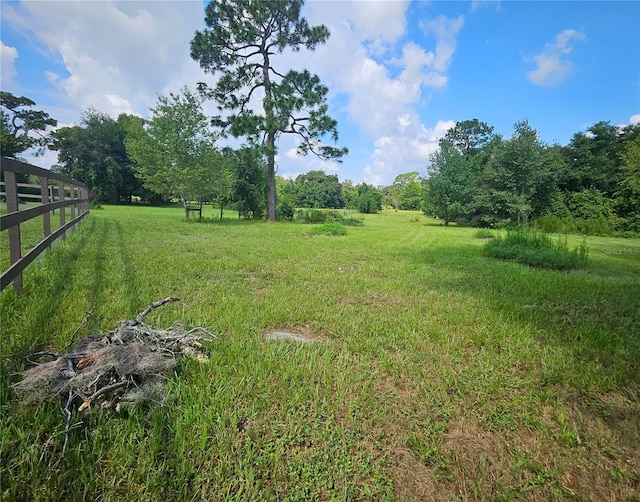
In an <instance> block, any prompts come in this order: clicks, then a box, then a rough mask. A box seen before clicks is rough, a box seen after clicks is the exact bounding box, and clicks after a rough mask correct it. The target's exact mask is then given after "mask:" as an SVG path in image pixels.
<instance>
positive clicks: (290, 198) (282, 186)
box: [276, 176, 297, 220]
mask: <svg viewBox="0 0 640 502" xmlns="http://www.w3.org/2000/svg"><path fill="white" fill-rule="evenodd" d="M276 198H277V201H278V205H277V208H276V214H277V215H278V218H281V219H284V220H291V219H293V215H294V212H295V208H296V205H297V204H296V201H297V197H296V186H295V182H294V181H293V180H291V179H285V178H283V177H282V176H276Z"/></svg>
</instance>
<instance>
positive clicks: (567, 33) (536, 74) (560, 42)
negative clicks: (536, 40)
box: [527, 30, 586, 87]
mask: <svg viewBox="0 0 640 502" xmlns="http://www.w3.org/2000/svg"><path fill="white" fill-rule="evenodd" d="M585 39H586V37H585V35H584V33H582V32H580V31H576V30H564V31H563V32H561V33H558V35H556V39H555V42H554V43H548V44H546V45H545V48H544V50H543V51H542V52H540V53H539V54H538V55H536V56H534V57H533V62H534V63H535V64H536V68H535V69H534V70H530V71H528V72H527V78H528V79H529V81H530V82H532V83H533V84H536V85H540V86H543V87H551V86H554V85H559V84H561V83H562V82H564V81H565V80H566V78H567V77H568V76H569V75H571V74H572V73H573V68H574V66H573V63H572V62H571V61H569V60H568V59H567V56H568V55H569V54H570V53H571V51H572V50H573V47H572V42H574V41H582V40H585Z"/></svg>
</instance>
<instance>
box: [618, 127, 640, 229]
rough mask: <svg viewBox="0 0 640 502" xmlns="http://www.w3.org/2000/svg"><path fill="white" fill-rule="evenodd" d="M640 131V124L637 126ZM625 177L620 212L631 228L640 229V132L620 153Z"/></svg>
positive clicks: (620, 194) (620, 196)
mask: <svg viewBox="0 0 640 502" xmlns="http://www.w3.org/2000/svg"><path fill="white" fill-rule="evenodd" d="M637 130H638V131H640V126H637ZM620 159H621V161H622V173H623V176H624V177H623V179H622V181H621V182H620V191H619V192H618V194H617V206H618V212H619V214H620V215H621V216H622V217H624V218H626V219H627V220H628V222H629V228H630V229H631V230H635V231H636V232H639V231H640V134H637V135H634V136H633V137H632V138H631V139H629V140H628V141H627V142H626V144H625V147H624V150H623V152H622V154H621V155H620Z"/></svg>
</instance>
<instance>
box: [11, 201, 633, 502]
mask: <svg viewBox="0 0 640 502" xmlns="http://www.w3.org/2000/svg"><path fill="white" fill-rule="evenodd" d="M209 211H211V210H210V209H209ZM206 216H208V217H209V218H210V217H211V216H213V213H211V214H207V215H206ZM311 229H312V226H310V225H303V224H299V223H278V224H268V223H256V222H251V221H244V220H237V219H236V218H232V217H231V215H230V218H229V219H225V220H223V221H222V222H216V221H212V220H211V219H208V220H206V221H204V222H202V223H197V222H186V221H183V211H181V210H180V209H158V208H135V207H106V208H105V209H104V210H96V211H92V213H91V215H90V216H89V217H88V218H87V219H86V220H85V222H83V224H82V225H81V228H80V229H79V230H78V231H77V232H76V233H74V234H73V235H72V236H71V237H70V238H68V239H67V241H66V242H65V243H63V244H61V245H58V246H56V247H55V249H54V251H53V252H50V253H49V254H48V255H47V257H46V259H45V260H44V264H43V265H42V266H41V267H33V269H32V270H29V272H28V273H27V275H26V277H25V294H23V295H22V296H20V297H15V295H14V294H13V292H12V291H11V290H7V291H5V292H4V293H3V295H2V297H1V299H0V300H1V304H0V306H1V312H0V314H1V317H2V383H1V385H0V393H1V394H0V395H1V398H2V404H1V410H0V420H1V432H0V438H1V449H2V451H1V469H2V474H1V476H0V483H1V494H2V497H1V498H2V499H3V500H63V499H64V500H114V501H115V500H160V499H164V500H238V501H245V500H255V501H258V500H260V501H262V500H288V501H294V500H400V501H405V500H406V501H411V500H421V501H423V500H435V501H442V500H553V499H557V500H563V499H567V500H640V496H639V495H638V494H639V493H640V446H639V445H640V385H639V384H640V240H631V239H625V240H622V239H615V238H595V237H593V238H588V239H587V240H586V244H587V245H588V246H589V262H588V264H587V266H586V267H584V268H582V269H579V270H577V271H572V272H556V271H546V270H538V269H533V268H530V267H527V266H523V265H519V264H516V263H510V262H501V261H497V260H494V259H492V258H488V257H486V256H484V255H483V252H482V247H483V245H484V242H485V241H484V240H483V239H480V238H477V237H476V236H475V234H476V231H475V230H474V229H470V228H459V227H455V226H451V227H444V226H441V225H440V224H439V223H438V222H436V221H434V220H427V219H425V218H424V216H421V215H419V214H418V213H408V212H390V211H389V212H385V213H383V214H380V215H368V216H366V217H365V222H364V225H363V226H361V227H349V228H348V230H347V234H346V235H344V236H327V235H318V234H311ZM581 242H582V237H577V236H576V237H571V236H570V237H569V244H570V245H577V244H579V243H581ZM167 296H177V297H179V298H181V300H182V301H181V302H180V303H176V304H170V305H166V306H164V307H162V308H160V309H157V310H155V311H154V312H153V313H152V314H151V315H150V316H149V317H148V318H147V319H148V321H149V323H153V324H155V325H157V326H159V327H167V326H169V325H170V324H171V323H172V322H173V321H174V320H176V319H181V320H183V321H184V323H185V325H187V326H191V327H195V326H203V327H206V328H208V329H209V330H210V331H212V332H214V333H216V335H217V337H218V338H217V339H216V340H215V341H214V342H212V343H210V344H209V346H208V351H209V356H210V361H209V362H207V363H201V362H198V361H195V360H184V361H182V362H181V363H180V364H179V366H178V371H177V372H176V374H175V376H174V377H172V378H171V379H170V380H169V381H168V383H167V396H166V398H165V401H164V405H163V406H161V407H160V406H156V405H152V404H150V405H148V406H146V405H145V406H138V407H133V408H129V409H127V410H125V411H122V412H120V413H116V412H115V411H104V412H100V411H98V410H90V411H88V412H83V413H81V414H74V415H73V417H72V420H71V424H72V425H71V433H70V438H69V445H68V448H67V451H66V453H65V455H64V456H62V444H63V440H64V417H63V415H62V413H61V409H60V402H59V401H58V400H54V402H52V403H42V404H41V405H38V406H24V405H22V404H21V403H20V402H19V400H18V399H17V398H16V396H15V394H14V392H13V390H12V389H11V388H10V383H11V382H13V381H16V380H18V379H19V376H18V372H19V371H20V370H21V369H23V367H24V366H23V361H24V356H26V355H28V354H30V353H33V352H35V351H37V350H42V348H43V347H49V348H52V349H56V350H57V349H61V348H62V347H64V346H65V345H66V344H67V343H68V342H69V341H70V340H71V338H72V337H73V336H74V334H75V336H76V338H78V337H82V336H86V335H88V334H90V333H92V332H97V331H108V330H111V329H113V328H115V326H116V325H117V323H118V322H119V321H120V320H121V319H130V318H133V317H135V315H136V314H137V313H139V312H141V311H142V310H144V308H145V307H146V305H147V304H148V303H149V302H151V301H155V300H159V299H161V298H164V297H167ZM88 314H89V315H88ZM85 319H86V321H84V320H85ZM276 329H278V330H285V329H286V330H295V331H297V332H298V333H302V334H307V335H309V336H312V337H314V338H315V339H316V340H317V341H316V342H315V343H312V344H296V343H294V342H275V341H267V340H265V338H264V334H265V332H267V331H269V330H276Z"/></svg>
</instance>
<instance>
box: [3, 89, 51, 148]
mask: <svg viewBox="0 0 640 502" xmlns="http://www.w3.org/2000/svg"><path fill="white" fill-rule="evenodd" d="M35 104H36V103H35V102H34V101H32V100H31V99H29V98H26V97H24V96H20V97H17V96H14V95H13V94H11V93H10V92H5V91H0V151H1V152H2V155H4V156H5V157H15V156H16V155H17V154H19V153H22V152H24V151H26V150H29V149H30V148H36V149H37V150H38V152H39V153H42V151H43V150H44V149H45V148H46V147H47V146H48V145H49V142H50V134H49V130H48V129H49V128H50V127H54V126H56V125H57V124H58V122H57V121H56V120H55V119H53V118H51V117H50V116H49V114H48V113H45V112H43V111H41V110H33V109H31V107H32V106H35Z"/></svg>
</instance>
